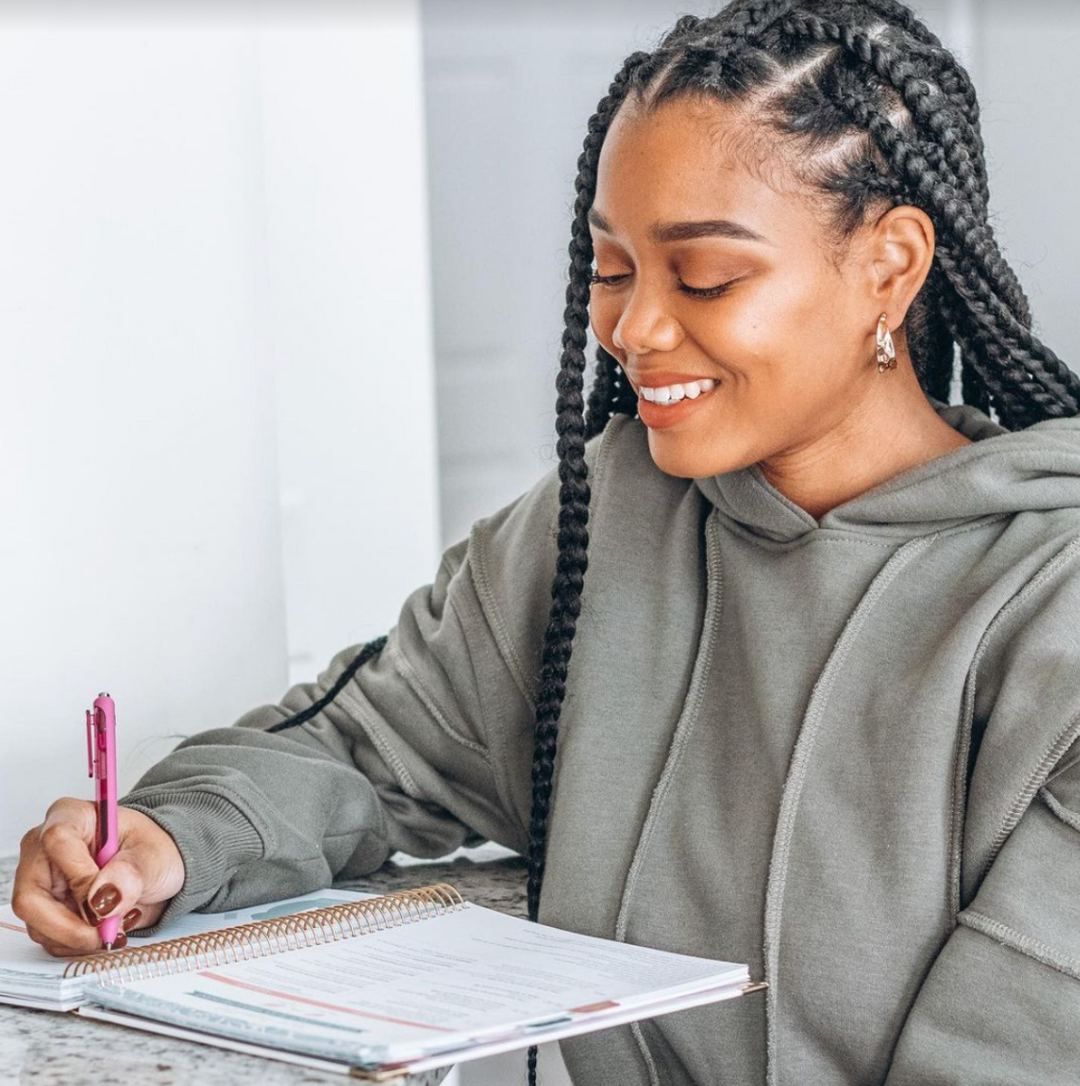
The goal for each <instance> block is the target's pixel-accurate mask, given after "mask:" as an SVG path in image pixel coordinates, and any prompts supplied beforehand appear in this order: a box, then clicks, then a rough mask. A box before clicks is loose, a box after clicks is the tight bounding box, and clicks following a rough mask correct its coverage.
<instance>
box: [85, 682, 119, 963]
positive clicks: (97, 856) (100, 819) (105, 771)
mask: <svg viewBox="0 0 1080 1086" xmlns="http://www.w3.org/2000/svg"><path fill="white" fill-rule="evenodd" d="M86 757H87V763H88V765H89V767H90V776H91V777H93V778H95V781H96V784H95V785H94V800H95V805H96V810H97V835H96V838H95V841H94V863H96V864H97V865H98V868H99V869H100V868H102V867H104V866H105V865H106V864H107V863H108V862H109V861H110V860H111V859H112V858H113V857H114V856H115V855H116V852H117V849H119V847H120V846H119V843H118V840H117V839H118V836H119V835H118V832H117V818H116V706H115V705H114V704H113V699H112V698H111V697H109V695H108V694H98V696H97V697H96V698H94V708H93V709H87V710H86ZM119 930H120V917H119V916H110V917H109V918H108V919H107V920H102V921H101V923H100V924H99V925H98V931H99V932H100V934H101V941H102V942H103V943H104V944H105V948H106V949H107V950H112V946H113V943H114V942H116V935H117V932H118V931H119Z"/></svg>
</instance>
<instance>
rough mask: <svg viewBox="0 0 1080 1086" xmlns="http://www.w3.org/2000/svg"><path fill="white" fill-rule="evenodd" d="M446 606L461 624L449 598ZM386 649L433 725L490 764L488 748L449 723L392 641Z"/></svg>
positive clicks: (466, 648)
mask: <svg viewBox="0 0 1080 1086" xmlns="http://www.w3.org/2000/svg"><path fill="white" fill-rule="evenodd" d="M446 606H447V609H448V610H450V611H452V612H453V614H454V617H455V618H456V619H457V620H458V622H461V617H460V615H459V614H458V612H457V608H456V607H455V606H454V604H453V602H452V601H451V600H450V598H449V597H447V600H446ZM386 648H387V650H388V655H389V657H390V662H391V663H392V664H393V666H394V667H395V668H396V669H397V672H398V674H399V675H400V676H401V678H402V679H403V680H404V682H405V683H406V685H408V686H410V687H412V690H413V693H414V694H416V696H417V698H419V700H420V702H421V703H422V704H423V706H424V708H425V709H427V711H428V712H429V713H430V714H431V718H432V720H434V721H435V723H436V724H437V725H438V726H439V728H440V730H442V731H444V732H445V733H446V734H447V735H448V736H450V738H451V739H454V740H456V741H457V742H458V743H460V744H461V745H462V746H463V747H468V749H469V750H472V751H474V752H475V753H477V754H479V755H480V757H481V758H483V759H484V761H485V762H487V763H488V764H490V762H491V758H490V756H489V754H488V748H487V747H486V746H485V745H484V744H483V743H478V742H476V740H475V739H470V738H468V736H465V735H462V734H461V733H459V732H458V730H457V729H456V728H455V727H454V726H453V725H452V724H451V723H450V721H449V720H448V719H447V718H446V715H445V714H444V713H443V711H442V709H441V708H440V707H439V705H438V702H437V701H436V700H435V697H434V695H432V693H431V691H430V690H428V688H427V686H426V685H425V683H424V682H423V680H421V678H420V676H419V674H418V673H417V671H416V669H415V668H414V667H413V666H412V664H411V663H410V662H409V661H408V660H407V659H406V658H405V655H404V653H402V652H401V650H400V649H399V648H398V647H397V645H396V644H395V643H394V641H393V640H390V641H387V643H386ZM465 651H466V653H469V646H468V644H467V643H466V644H465ZM469 659H470V663H471V661H472V656H471V653H469ZM474 675H475V670H474Z"/></svg>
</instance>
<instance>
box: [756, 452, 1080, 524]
mask: <svg viewBox="0 0 1080 1086" xmlns="http://www.w3.org/2000/svg"><path fill="white" fill-rule="evenodd" d="M1006 436H1008V435H1007V434H994V435H993V436H992V437H989V438H981V439H980V440H978V441H975V442H973V443H972V444H971V445H966V446H961V447H960V449H951V450H950V451H949V452H948V453H943V454H942V455H941V456H938V457H934V458H933V460H927V461H924V463H923V464H918V465H916V466H915V467H914V468H908V469H906V470H908V471H916V470H918V468H920V467H923V466H925V465H926V464H933V463H934V460H944V459H945V457H948V456H949V455H950V454H953V453H956V452H959V451H961V449H962V450H963V451H965V452H966V453H967V454H968V455H967V457H966V458H964V459H963V460H959V461H950V462H949V463H942V464H940V465H939V466H937V467H935V468H934V469H933V470H931V471H929V472H927V474H925V475H920V476H919V477H918V478H917V479H909V480H907V481H905V482H903V483H897V484H896V485H895V486H891V487H890V486H889V480H888V479H886V480H885V481H884V482H881V483H878V484H877V486H873V487H871V488H870V490H877V491H878V493H879V494H883V495H888V496H892V495H893V494H899V493H902V492H903V491H905V490H910V489H911V487H913V486H922V485H923V484H924V483H926V482H929V481H930V480H932V479H937V478H938V477H939V476H941V475H944V474H946V473H947V472H950V471H953V470H955V468H956V466H957V464H958V463H960V464H963V466H965V467H966V466H967V465H968V464H970V463H973V462H976V461H979V460H983V459H985V458H986V457H988V456H996V455H998V454H999V452H1000V446H994V447H992V448H991V447H989V446H986V447H984V444H985V443H986V442H988V441H992V440H993V438H994V437H1006ZM1023 451H1027V450H1017V451H1016V453H1015V454H1014V455H1021V454H1022V452H1023ZM1031 451H1033V452H1034V451H1037V449H1036V448H1033V449H1032V450H1031ZM1060 453H1061V455H1062V456H1063V457H1065V458H1066V459H1067V460H1074V461H1075V463H1076V468H1077V471H1078V473H1080V454H1077V453H1071V452H1070V451H1069V450H1068V449H1061V450H1060ZM755 466H756V465H755ZM901 474H902V473H901ZM750 478H751V479H752V480H753V481H754V485H755V486H757V487H758V488H759V489H760V490H761V492H762V493H763V494H767V495H768V496H769V497H770V498H773V499H775V497H776V495H775V494H773V493H772V492H771V491H770V490H769V489H768V488H767V487H766V486H765V485H764V483H762V481H761V480H760V479H759V478H758V477H757V475H756V474H755V473H754V472H750ZM894 478H895V476H894ZM879 488H881V489H879ZM778 493H779V491H778ZM868 493H870V491H865V490H864V491H863V492H862V494H860V495H859V497H860V498H861V497H863V496H865V495H866V494H868ZM787 500H790V499H787ZM792 504H794V503H792ZM803 512H804V513H805V510H803Z"/></svg>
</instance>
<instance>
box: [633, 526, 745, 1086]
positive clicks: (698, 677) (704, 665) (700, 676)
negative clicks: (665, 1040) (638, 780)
mask: <svg viewBox="0 0 1080 1086" xmlns="http://www.w3.org/2000/svg"><path fill="white" fill-rule="evenodd" d="M717 530H718V529H717V527H716V523H715V518H713V517H710V518H709V519H708V520H707V521H706V526H705V542H706V562H705V568H706V570H707V571H708V573H709V574H712V571H713V570H714V569H715V570H716V573H715V576H711V575H710V576H709V580H708V588H709V592H708V599H707V601H706V613H705V615H704V617H703V621H702V631H703V644H702V646H701V648H700V650H699V652H698V657H697V660H696V661H695V663H694V670H693V673H692V675H691V678H690V688H689V690H688V691H687V695H686V700H685V701H684V703H683V709H682V712H681V713H680V715H679V719H678V721H677V723H676V725H675V733H674V735H673V736H672V740H671V745H670V747H669V749H668V754H667V758H666V759H665V762H664V767H663V769H662V770H661V771H660V778H659V780H658V782H657V784H656V787H655V788H654V789H653V793H652V796H651V798H650V800H649V809H648V811H647V813H646V815H645V822H644V824H643V826H642V830H641V833H640V834H639V835H638V840H637V844H636V845H635V847H634V854H633V858H632V860H631V862H630V870H629V872H628V873H627V876H626V883H625V885H624V887H623V892H622V897H621V900H620V902H619V914H618V917H617V918H616V921H615V938H616V939H617V940H618V941H619V942H625V941H626V926H627V922H628V918H629V911H630V903H631V900H632V898H633V895H634V890H635V888H636V886H637V882H638V876H639V874H640V870H641V866H642V864H643V863H644V861H645V856H646V854H647V853H648V850H649V843H650V842H651V840H652V836H653V831H654V830H655V828H656V825H657V823H658V821H659V815H660V811H661V809H662V807H663V805H664V800H665V798H666V797H667V794H668V792H669V790H670V788H671V782H672V781H673V780H674V777H675V772H676V769H677V768H678V766H679V763H680V762H681V761H682V755H683V752H684V750H685V749H686V747H687V744H688V742H689V739H690V736H691V735H692V734H693V732H694V729H695V728H696V727H697V723H698V720H699V718H700V716H701V706H702V703H703V700H704V696H705V688H706V685H707V683H708V677H709V673H710V670H711V666H712V657H713V650H714V649H715V646H716V641H717V639H718V636H719V631H720V615H721V612H722V611H723V604H724V570H723V562H722V559H721V557H720V547H719V543H718V542H717V538H716V533H717ZM630 1032H631V1033H632V1034H633V1037H634V1040H635V1041H636V1042H637V1045H638V1048H639V1049H640V1051H641V1055H642V1057H643V1058H644V1060H645V1066H646V1070H647V1071H648V1075H649V1086H662V1084H661V1082H660V1077H659V1073H658V1071H657V1068H656V1063H655V1061H654V1060H653V1056H652V1053H651V1052H650V1050H649V1046H648V1042H647V1041H646V1040H645V1035H644V1033H643V1032H642V1030H641V1025H640V1023H638V1022H633V1023H631V1025H630Z"/></svg>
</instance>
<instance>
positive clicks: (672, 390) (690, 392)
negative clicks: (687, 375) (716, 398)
mask: <svg viewBox="0 0 1080 1086" xmlns="http://www.w3.org/2000/svg"><path fill="white" fill-rule="evenodd" d="M715 387H716V382H715V381H713V380H712V379H711V378H705V379H704V380H701V381H686V382H684V383H683V384H681V385H664V386H663V387H661V388H649V387H648V386H647V385H642V386H641V395H642V397H643V398H644V399H646V400H648V401H649V402H650V403H663V404H667V403H678V402H679V401H680V400H681V399H683V397H687V398H689V399H691V400H696V399H697V398H698V396H700V395H701V394H702V393H703V392H710V391H711V390H712V389H714V388H715Z"/></svg>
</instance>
